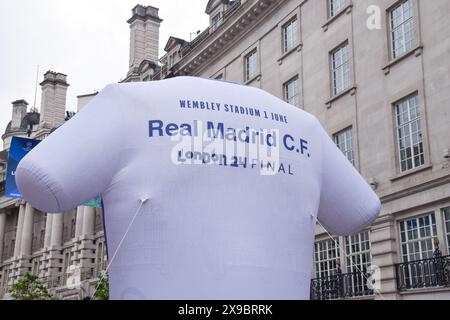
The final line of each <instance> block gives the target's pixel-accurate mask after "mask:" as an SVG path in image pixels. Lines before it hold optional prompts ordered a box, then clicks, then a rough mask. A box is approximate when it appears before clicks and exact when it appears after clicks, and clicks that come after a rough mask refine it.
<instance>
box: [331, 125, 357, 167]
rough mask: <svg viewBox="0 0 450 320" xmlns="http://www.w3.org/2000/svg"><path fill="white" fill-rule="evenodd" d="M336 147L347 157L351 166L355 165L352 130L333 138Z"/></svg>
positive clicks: (349, 129) (346, 130) (342, 132)
mask: <svg viewBox="0 0 450 320" xmlns="http://www.w3.org/2000/svg"><path fill="white" fill-rule="evenodd" d="M334 141H335V143H336V145H337V147H338V148H339V149H340V150H341V151H342V153H343V154H344V155H345V156H346V157H347V159H348V161H350V162H351V164H353V165H355V157H354V152H353V132H352V128H348V129H345V130H343V131H341V132H339V133H337V134H336V135H335V136H334Z"/></svg>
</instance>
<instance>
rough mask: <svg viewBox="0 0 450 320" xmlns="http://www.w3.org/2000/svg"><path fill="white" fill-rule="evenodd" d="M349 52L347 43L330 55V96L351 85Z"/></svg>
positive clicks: (350, 56) (350, 57)
mask: <svg viewBox="0 0 450 320" xmlns="http://www.w3.org/2000/svg"><path fill="white" fill-rule="evenodd" d="M351 59H352V55H351V51H350V43H349V42H348V41H346V42H344V43H343V44H341V45H340V46H339V47H337V48H336V49H334V50H333V51H331V53H330V67H331V89H332V95H333V96H337V95H339V94H340V93H342V92H344V91H345V90H346V89H348V88H350V85H351V74H350V72H351Z"/></svg>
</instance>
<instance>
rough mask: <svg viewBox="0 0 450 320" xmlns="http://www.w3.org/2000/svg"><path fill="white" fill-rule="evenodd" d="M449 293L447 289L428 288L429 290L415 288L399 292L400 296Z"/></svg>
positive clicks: (449, 289)
mask: <svg viewBox="0 0 450 320" xmlns="http://www.w3.org/2000/svg"><path fill="white" fill-rule="evenodd" d="M446 291H450V288H448V287H430V288H417V289H406V290H403V291H399V293H400V295H414V294H421V293H435V292H446Z"/></svg>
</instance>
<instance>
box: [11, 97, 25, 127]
mask: <svg viewBox="0 0 450 320" xmlns="http://www.w3.org/2000/svg"><path fill="white" fill-rule="evenodd" d="M12 105H13V113H12V120H11V129H13V130H14V129H19V128H20V124H21V123H22V119H23V118H24V117H25V116H26V114H27V107H28V102H26V101H25V100H16V101H14V102H13V103H12Z"/></svg>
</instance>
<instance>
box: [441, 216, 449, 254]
mask: <svg viewBox="0 0 450 320" xmlns="http://www.w3.org/2000/svg"><path fill="white" fill-rule="evenodd" d="M442 213H443V214H444V219H445V230H446V231H447V246H448V253H449V254H450V207H448V208H445V209H442Z"/></svg>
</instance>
